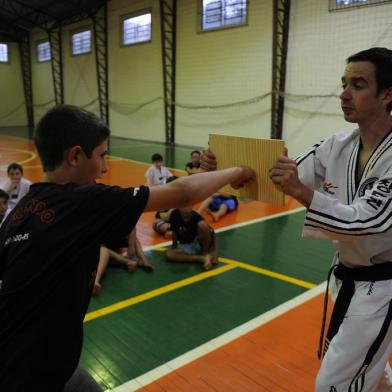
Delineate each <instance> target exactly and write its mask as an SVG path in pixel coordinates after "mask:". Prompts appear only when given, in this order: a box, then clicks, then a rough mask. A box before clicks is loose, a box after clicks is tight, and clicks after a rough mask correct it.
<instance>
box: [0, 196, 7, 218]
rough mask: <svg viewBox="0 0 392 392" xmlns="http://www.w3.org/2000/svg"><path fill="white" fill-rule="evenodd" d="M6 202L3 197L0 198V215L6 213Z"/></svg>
mask: <svg viewBox="0 0 392 392" xmlns="http://www.w3.org/2000/svg"><path fill="white" fill-rule="evenodd" d="M7 205H8V200H6V199H5V198H4V197H0V215H4V214H5V212H6V211H7Z"/></svg>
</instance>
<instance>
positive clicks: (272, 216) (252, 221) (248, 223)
mask: <svg viewBox="0 0 392 392" xmlns="http://www.w3.org/2000/svg"><path fill="white" fill-rule="evenodd" d="M304 210H305V208H304V207H299V208H295V209H294V210H290V211H284V212H279V213H277V214H272V215H268V216H264V217H262V218H257V219H252V220H249V221H246V222H241V223H234V224H233V225H229V226H225V227H221V228H219V229H216V230H215V232H216V233H222V232H223V231H227V230H232V229H237V228H239V227H244V226H249V225H253V224H255V223H259V222H264V221H267V220H270V219H275V218H280V217H282V216H286V215H291V214H296V213H297V212H300V211H304ZM171 244H172V241H166V242H161V243H160V244H155V245H148V246H144V247H143V250H144V251H145V252H146V251H149V250H154V249H156V248H162V247H165V246H169V245H171Z"/></svg>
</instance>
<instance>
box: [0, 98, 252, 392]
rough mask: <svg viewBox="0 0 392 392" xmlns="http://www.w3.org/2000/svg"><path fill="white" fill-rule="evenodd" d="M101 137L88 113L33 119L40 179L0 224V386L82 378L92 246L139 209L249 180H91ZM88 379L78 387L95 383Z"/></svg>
mask: <svg viewBox="0 0 392 392" xmlns="http://www.w3.org/2000/svg"><path fill="white" fill-rule="evenodd" d="M109 135H110V131H109V129H108V128H107V126H106V125H105V124H104V123H103V122H102V121H101V120H100V119H99V118H98V117H97V116H95V115H94V114H92V113H89V112H87V111H85V110H82V109H80V108H77V107H74V106H69V105H58V106H56V107H54V108H53V109H51V110H49V111H48V112H47V113H46V114H45V115H44V116H43V117H42V118H41V120H40V121H39V123H38V124H37V127H36V130H35V139H34V141H35V145H36V147H37V149H38V153H39V155H40V158H41V161H42V165H43V168H44V171H45V181H44V182H42V183H36V184H33V185H32V186H31V188H30V191H29V193H28V194H27V195H26V196H24V197H23V198H22V199H21V200H20V201H19V203H18V204H17V205H16V207H15V208H14V209H13V210H12V212H11V213H10V214H9V215H8V216H7V218H6V220H5V221H4V223H3V225H2V226H1V229H0V391H4V392H26V391H40V392H60V391H61V392H62V391H64V388H68V387H65V385H66V384H67V382H68V386H69V385H79V386H80V385H82V384H84V382H85V381H86V379H87V383H90V381H92V380H91V379H89V376H88V374H87V373H86V372H84V371H83V370H81V369H80V368H78V362H79V358H80V353H81V349H82V341H83V319H84V316H85V313H86V310H87V307H88V305H89V301H90V298H91V292H92V288H93V285H94V280H95V274H96V269H97V262H98V259H99V250H100V246H101V244H105V243H111V242H113V241H116V239H118V238H124V237H125V236H126V235H127V234H129V233H130V232H131V231H132V229H133V228H134V227H135V225H136V222H137V221H138V219H139V217H140V215H141V213H142V212H143V211H156V210H159V209H165V208H166V209H169V208H173V207H179V206H184V205H189V204H191V203H194V202H196V201H200V200H203V199H205V198H206V197H207V196H209V195H210V194H212V193H213V192H215V191H216V190H217V189H219V188H220V187H222V186H223V185H225V184H227V183H233V186H239V185H240V184H241V183H242V182H244V181H249V180H252V179H253V178H254V173H253V171H251V170H250V169H247V168H239V167H237V168H231V169H226V170H222V171H219V172H215V173H200V174H198V175H197V176H196V175H195V176H192V177H184V178H182V179H179V180H177V181H174V182H172V183H170V184H167V185H162V186H159V187H154V188H151V189H149V188H148V187H145V186H140V187H137V188H120V187H118V186H107V185H104V184H96V183H95V181H96V179H98V178H101V177H102V175H103V174H104V173H106V172H107V170H108V167H107V164H106V161H105V156H106V154H107V148H108V138H109ZM70 288H71V290H70ZM77 368H78V369H77ZM73 374H74V376H73ZM75 378H76V379H77V380H78V381H76V380H75ZM79 380H80V381H79ZM90 384H91V387H83V391H84V392H88V391H97V390H99V388H98V386H97V384H94V385H92V382H91V383H90ZM80 388H81V387H80ZM66 391H67V392H68V391H69V388H68V389H66Z"/></svg>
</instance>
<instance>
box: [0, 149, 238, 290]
mask: <svg viewBox="0 0 392 392" xmlns="http://www.w3.org/2000/svg"><path fill="white" fill-rule="evenodd" d="M200 155H201V154H200V151H197V150H195V151H192V153H191V162H189V163H187V164H186V167H185V170H186V172H187V173H188V175H192V174H196V173H199V172H200V171H201V168H200ZM151 160H152V165H151V166H150V167H149V169H148V170H147V171H146V174H145V176H146V180H147V181H146V183H147V185H148V186H150V187H152V186H159V185H161V184H165V183H169V182H171V181H174V180H176V179H177V178H178V177H176V176H174V175H173V174H172V173H171V172H170V170H168V169H167V168H166V167H165V166H163V157H162V155H160V154H153V156H152V159H151ZM7 177H8V178H7V179H6V180H5V181H4V182H3V183H2V184H0V226H1V224H2V222H3V221H4V220H5V218H6V217H7V215H8V214H9V213H10V211H11V210H12V209H13V208H14V207H15V206H16V204H17V203H18V202H19V200H20V199H22V197H23V196H25V195H26V194H27V193H28V192H29V189H30V185H31V184H32V183H31V181H29V180H27V179H26V178H24V177H23V167H22V166H21V165H20V164H18V163H12V164H10V165H9V166H8V168H7ZM237 206H238V200H237V198H236V197H235V196H231V195H227V194H222V193H220V194H214V195H213V196H211V197H209V198H208V199H206V200H205V201H204V202H203V203H201V205H200V207H199V208H198V210H197V211H194V210H192V206H189V207H186V208H181V209H172V210H164V211H157V213H156V215H155V222H154V225H153V228H154V230H155V231H156V232H157V233H158V234H160V235H162V236H164V237H165V238H172V247H171V248H170V249H169V250H168V251H167V252H166V257H167V260H169V261H174V262H191V263H195V262H196V263H201V264H202V266H203V268H204V269H206V270H208V269H210V268H211V267H212V266H214V265H215V264H217V263H218V246H217V240H216V235H215V232H214V229H213V228H212V227H210V226H209V225H208V223H207V222H206V221H205V220H204V219H203V217H202V214H203V213H204V212H205V211H207V212H208V213H209V214H210V215H211V217H212V218H213V220H214V221H215V222H216V221H218V220H219V219H220V218H221V217H222V216H224V215H225V214H226V213H228V212H231V211H234V210H235V209H236V208H237ZM109 263H110V264H114V265H118V266H122V267H124V268H126V269H127V270H128V271H129V272H133V271H135V270H136V269H137V268H138V267H140V268H142V269H144V270H147V271H152V270H153V267H152V265H151V263H150V262H149V260H148V258H147V257H146V255H145V254H144V252H143V249H142V246H141V244H140V242H139V240H138V238H137V234H136V228H135V229H134V230H133V231H132V232H131V233H130V234H129V235H128V237H127V238H125V239H122V240H120V242H119V243H118V244H102V246H101V252H100V259H99V263H98V270H97V275H96V278H95V284H94V289H93V293H94V294H95V295H98V294H99V293H100V291H101V288H102V282H101V281H102V278H103V276H104V273H105V270H106V268H107V266H108V265H109Z"/></svg>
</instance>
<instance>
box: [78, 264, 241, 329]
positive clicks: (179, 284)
mask: <svg viewBox="0 0 392 392" xmlns="http://www.w3.org/2000/svg"><path fill="white" fill-rule="evenodd" d="M234 268H237V266H235V265H230V264H228V265H225V266H224V267H220V268H216V269H213V270H211V271H206V272H202V273H201V274H197V275H195V276H191V277H190V278H186V279H183V280H180V281H178V282H174V283H170V284H168V285H166V286H163V287H160V288H158V289H155V290H152V291H149V292H147V293H144V294H140V295H137V296H136V297H132V298H129V299H126V300H124V301H120V302H117V303H115V304H113V305H109V306H106V307H104V308H101V309H98V310H94V311H92V312H89V313H87V314H86V317H85V318H84V322H85V323H86V322H88V321H91V320H94V319H96V318H98V317H102V316H106V315H107V314H110V313H113V312H117V311H118V310H121V309H124V308H127V307H129V306H133V305H136V304H138V303H140V302H143V301H146V300H148V299H151V298H154V297H157V296H159V295H162V294H165V293H168V292H170V291H173V290H177V289H179V288H181V287H184V286H188V285H190V284H192V283H196V282H200V281H201V280H204V279H208V278H211V277H213V276H216V275H220V274H223V273H224V272H227V271H230V270H232V269H234Z"/></svg>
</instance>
